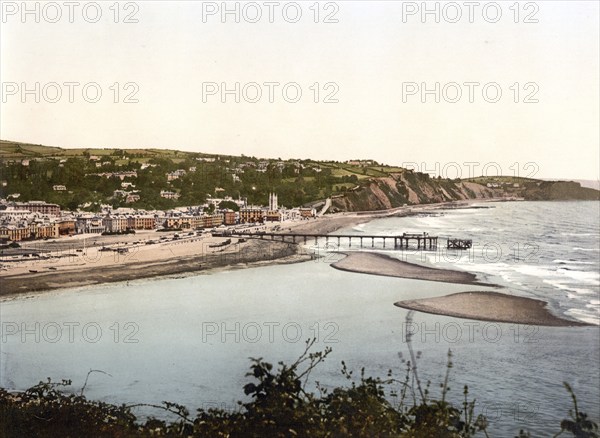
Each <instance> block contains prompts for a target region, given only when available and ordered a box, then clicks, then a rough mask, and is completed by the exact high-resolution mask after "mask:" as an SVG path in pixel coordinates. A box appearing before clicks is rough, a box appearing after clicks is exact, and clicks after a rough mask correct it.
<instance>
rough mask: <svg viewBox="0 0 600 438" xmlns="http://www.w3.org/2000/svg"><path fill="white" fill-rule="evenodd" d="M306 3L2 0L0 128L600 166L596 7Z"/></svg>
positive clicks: (78, 143) (593, 171)
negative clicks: (24, 0) (426, 91)
mask: <svg viewBox="0 0 600 438" xmlns="http://www.w3.org/2000/svg"><path fill="white" fill-rule="evenodd" d="M314 3H315V2H313V1H310V2H298V3H293V2H284V1H282V2H271V3H268V2H255V3H250V4H248V3H246V2H227V4H226V5H223V3H222V2H199V1H198V2H195V1H188V2H173V1H169V2H160V1H140V2H121V3H120V4H117V7H114V6H112V7H111V5H113V4H114V2H112V1H110V2H98V3H93V2H75V4H74V6H72V8H73V9H70V7H71V6H69V5H66V4H65V3H64V2H55V3H53V2H50V3H48V2H43V3H39V2H28V3H27V5H26V6H27V8H28V9H30V10H31V11H33V12H31V13H27V14H25V15H23V6H22V2H21V1H18V2H6V1H3V2H2V24H1V26H2V28H1V59H0V61H1V70H0V74H1V81H2V109H1V135H0V137H1V138H2V139H8V140H16V141H23V142H32V143H41V144H46V145H55V146H63V147H160V148H175V149H182V150H189V151H199V152H208V153H222V154H245V155H253V156H259V157H273V158H277V157H281V158H315V159H334V160H347V159H353V158H372V159H375V160H378V161H381V162H384V163H387V164H396V165H401V164H403V163H405V164H406V163H408V162H412V163H418V164H419V167H420V170H425V171H427V170H429V171H436V170H437V171H438V172H440V173H442V176H450V177H454V176H462V177H467V176H468V172H469V169H475V173H476V174H481V171H482V168H483V166H484V164H486V163H492V162H495V163H498V164H499V165H500V168H501V169H502V173H504V174H509V175H512V174H515V173H516V172H519V174H520V175H521V176H527V175H530V174H535V176H537V177H545V178H583V179H598V178H599V167H600V164H599V163H600V156H599V149H600V139H599V119H600V112H599V83H600V79H599V52H600V48H599V40H600V37H599V3H598V2H597V1H582V2H576V1H568V2H558V1H538V2H520V3H518V4H517V6H516V7H515V6H511V5H513V3H515V2H513V1H509V2H498V3H493V2H485V1H482V2H476V3H478V5H474V6H472V8H473V9H472V10H471V9H470V6H469V5H468V4H467V3H468V2H462V1H461V2H433V1H430V2H426V4H425V7H426V8H428V9H429V10H430V11H433V12H432V13H429V14H427V15H425V16H422V14H421V12H422V9H423V4H422V2H400V1H398V2H394V1H387V2H372V1H369V2H361V1H351V2H346V1H338V2H320V3H319V4H317V5H316V6H315V5H314ZM224 7H226V8H228V9H230V10H233V11H234V12H233V13H230V14H228V15H225V16H222V14H221V13H222V11H223V8H224ZM36 8H37V10H38V11H39V15H38V14H37V12H35V11H36ZM236 8H238V10H239V23H237V22H236V19H238V17H236V15H235V9H236ZM436 8H438V10H439V17H436V15H435V9H436ZM271 11H272V12H273V14H272V17H270V16H269V15H270V12H271ZM315 11H318V12H319V13H318V16H317V15H316V13H315ZM116 12H118V16H117V15H116ZM203 12H204V14H203ZM258 12H260V13H261V14H262V15H261V16H260V17H258V15H257V13H258ZM298 12H301V14H302V15H301V16H300V17H299V18H298V20H297V21H296V16H297V14H298ZM470 12H472V16H471V17H470V16H469V15H470ZM498 12H501V14H502V15H501V16H500V17H499V18H496V17H497V14H498ZM517 12H518V14H517ZM59 13H60V16H59V15H58V14H59ZM70 13H71V15H72V16H71V17H70V16H69V15H70ZM98 13H101V16H97V15H98ZM458 14H461V16H460V17H459V15H458ZM127 17H128V18H127ZM271 18H272V20H271ZM36 19H37V20H39V23H37V22H36ZM315 19H316V20H317V21H318V23H315ZM436 19H439V23H437V22H436ZM115 20H116V21H118V22H117V23H115ZM126 20H129V21H135V20H137V23H136V22H133V23H126V22H125V21H126ZM515 20H516V21H518V22H517V23H515ZM52 21H54V22H52ZM71 21H72V22H71ZM93 21H96V22H93ZM252 21H257V22H254V23H253V22H252ZM270 21H273V22H270ZM293 21H296V22H293ZM325 21H337V22H325ZM453 21H456V22H453ZM470 21H472V22H470ZM494 21H496V22H494ZM526 21H534V22H526ZM535 21H537V22H535ZM73 82H74V83H79V85H69V84H68V83H73ZM36 83H39V88H38V90H37V91H36ZM53 83H55V84H53ZM65 83H66V84H65ZM93 83H95V84H96V85H94V84H93ZM115 83H118V85H117V86H114V84H115ZM236 83H239V93H237V94H238V96H236V92H235V87H236ZM252 83H255V84H254V85H253V84H252ZM268 83H278V84H279V85H269V84H268ZM315 83H318V86H315V85H314V84H315ZM436 83H439V93H437V94H438V96H437V97H439V99H440V102H439V103H436V102H435V100H436V92H435V88H436V85H435V84H436ZM452 83H454V84H452ZM465 83H477V84H478V85H477V84H473V85H468V84H467V85H465ZM56 84H58V87H57V85H56ZM86 84H91V85H88V86H87V87H86V91H85V93H84V92H83V86H84V85H86ZM125 84H128V85H127V86H126V85H125ZM215 84H216V85H215ZM248 84H250V85H248ZM256 84H258V85H259V88H258V87H257V86H256ZM286 84H288V85H287V86H286V88H285V93H284V91H283V90H284V86H285V85H286ZM326 84H327V85H326ZM448 84H449V85H448ZM486 84H487V86H486ZM490 84H491V85H490ZM515 84H518V85H515ZM223 85H224V86H223ZM484 86H486V87H485V89H486V92H485V93H484V92H483V89H484ZM223 88H227V89H230V90H232V93H231V94H225V95H221V91H222V89H223ZM423 88H427V89H429V90H431V91H432V93H431V94H426V95H424V96H422V95H421V92H420V91H421V89H423ZM24 89H28V90H31V93H30V94H24V95H23V94H22V91H23V90H24ZM117 89H118V90H119V93H118V95H117V93H116V90H117ZM58 90H60V93H62V94H60V95H57V91H58ZM69 90H73V96H72V100H73V102H70V97H69ZM98 90H100V91H101V92H102V95H101V97H100V98H99V101H98V102H95V103H94V102H92V101H93V100H94V99H95V96H96V91H98ZM257 90H260V91H261V92H262V95H261V96H258V95H257ZM270 90H272V91H273V95H272V99H270V96H269V91H270ZM298 90H300V91H301V92H302V95H301V97H300V98H299V101H298V102H296V103H293V101H294V100H295V98H296V92H297V91H298ZM316 90H319V93H318V94H317V93H316ZM470 90H472V91H473V94H472V99H470V96H469V94H470V93H469V91H470ZM499 90H500V91H501V92H502V95H501V97H500V99H499V101H497V102H495V103H494V102H493V101H494V100H495V99H496V93H497V91H499ZM457 91H460V92H461V93H462V95H461V96H458V95H457ZM132 92H133V95H132V96H130V98H129V99H130V100H137V101H138V102H137V103H135V102H131V103H125V100H127V96H128V95H129V94H130V93H132ZM209 92H211V93H215V94H210V93H209ZM332 93H333V95H331V94H332ZM36 94H37V95H36ZM236 97H239V100H240V101H239V103H238V102H236V101H235V100H236ZM36 98H38V99H39V103H38V102H36V101H35V100H36ZM424 98H425V99H426V102H422V100H423V99H424ZM86 99H87V100H90V102H88V101H86ZM115 99H116V100H117V103H115ZM223 99H226V100H225V102H222V100H223ZM315 99H316V100H317V101H318V103H315ZM515 99H516V100H517V101H518V102H515ZM253 100H258V101H257V102H255V103H252V101H253ZM270 100H273V101H272V102H271V101H270ZM326 100H333V102H330V103H325V101H326ZM335 100H337V102H335ZM453 100H456V102H455V103H452V102H451V101H453ZM470 100H473V101H472V102H471V101H470ZM53 101H56V102H53ZM526 101H529V102H530V103H525V102H526ZM536 101H537V102H536ZM466 162H477V163H480V164H479V165H475V164H468V165H465V164H464V163H466ZM436 163H439V164H436ZM452 163H457V164H458V165H460V167H459V166H457V165H455V164H452ZM514 163H518V164H516V165H515V164H514ZM526 163H535V164H526ZM423 165H424V166H423ZM412 167H415V166H414V165H412ZM486 170H487V172H488V173H490V174H493V173H496V170H495V169H494V168H493V167H490V166H487V167H486ZM459 172H460V173H461V174H460V175H458V173H459Z"/></svg>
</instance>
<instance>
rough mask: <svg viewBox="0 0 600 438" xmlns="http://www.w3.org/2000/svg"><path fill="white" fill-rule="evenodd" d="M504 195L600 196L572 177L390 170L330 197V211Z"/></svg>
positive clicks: (533, 197) (542, 197)
mask: <svg viewBox="0 0 600 438" xmlns="http://www.w3.org/2000/svg"><path fill="white" fill-rule="evenodd" d="M490 198H507V199H523V200H528V201H566V200H600V191H598V190H595V189H591V188H587V187H582V186H581V184H580V183H577V182H572V181H541V180H534V179H527V178H513V177H490V178H484V177H481V178H475V179H472V180H450V179H441V178H433V177H431V176H430V175H428V174H426V173H420V172H412V171H409V170H406V171H404V172H399V173H393V174H390V175H389V176H387V177H381V178H371V179H370V180H369V181H367V182H363V183H362V184H361V185H360V186H358V187H356V188H355V189H353V190H351V191H349V192H347V193H345V194H344V195H341V196H336V197H334V198H333V199H332V207H331V209H330V211H331V212H337V211H372V210H385V209H390V208H395V207H401V206H403V205H405V204H406V205H418V204H433V203H440V202H450V201H461V200H472V199H490Z"/></svg>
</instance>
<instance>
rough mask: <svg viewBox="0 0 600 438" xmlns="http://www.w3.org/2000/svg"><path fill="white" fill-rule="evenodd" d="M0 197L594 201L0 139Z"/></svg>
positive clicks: (312, 167)
mask: <svg viewBox="0 0 600 438" xmlns="http://www.w3.org/2000/svg"><path fill="white" fill-rule="evenodd" d="M0 180H1V185H0V197H1V198H5V199H9V200H18V201H28V200H43V201H47V202H52V203H57V204H59V205H61V207H62V208H63V209H70V210H75V209H77V208H85V209H88V210H91V211H98V210H99V209H100V205H101V204H110V205H112V206H113V207H120V206H127V207H133V208H139V209H148V210H154V209H160V210H166V209H170V208H174V207H178V206H186V205H200V204H203V203H204V202H206V200H207V199H209V198H211V197H212V198H225V197H231V198H234V199H238V198H242V199H244V198H245V199H246V200H247V202H248V203H249V204H255V205H264V204H265V203H266V201H267V199H268V194H269V193H270V192H276V193H277V194H278V195H279V203H280V205H282V206H285V207H297V206H301V205H309V204H314V203H318V202H319V201H322V200H324V199H326V198H331V199H332V208H331V209H330V211H332V212H335V211H368V210H381V209H387V208H394V207H399V206H402V205H405V204H407V205H411V204H426V203H435V202H446V201H456V200H465V199H485V198H493V197H509V198H524V199H527V200H598V199H600V196H599V195H600V192H599V191H597V190H594V189H590V188H584V187H581V185H580V184H579V183H576V182H565V181H541V180H535V179H528V178H514V177H478V178H473V179H470V180H450V179H441V178H433V177H431V176H430V175H429V174H425V173H420V172H413V171H412V170H407V169H403V168H400V167H392V166H386V165H382V164H379V163H377V162H375V161H373V160H353V161H347V162H343V163H342V162H334V161H315V160H308V159H296V160H281V159H260V158H256V157H247V156H244V155H242V156H239V157H238V156H227V155H216V154H203V153H196V152H184V151H177V150H166V149H115V148H107V149H66V148H60V147H52V146H43V145H34V144H26V143H18V142H11V141H5V140H0Z"/></svg>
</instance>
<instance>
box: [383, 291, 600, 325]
mask: <svg viewBox="0 0 600 438" xmlns="http://www.w3.org/2000/svg"><path fill="white" fill-rule="evenodd" d="M394 304H395V305H396V306H398V307H402V308H405V309H410V310H417V311H419V312H425V313H433V314H436V315H444V316H454V317H457V318H466V319H477V320H480V321H492V322H508V323H513V324H528V325H543V326H551V327H570V326H586V325H589V324H586V323H583V322H579V321H570V320H566V319H562V318H559V317H557V316H554V315H553V314H552V313H550V312H549V311H548V309H547V308H546V302H544V301H541V300H535V299H532V298H523V297H515V296H512V295H506V294H502V293H498V292H461V293H457V294H452V295H446V296H443V297H437V298H428V299H422V300H410V301H398V302H397V303H394Z"/></svg>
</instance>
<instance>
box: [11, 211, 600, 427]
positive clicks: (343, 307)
mask: <svg viewBox="0 0 600 438" xmlns="http://www.w3.org/2000/svg"><path fill="white" fill-rule="evenodd" d="M481 206H482V207H493V208H477V209H466V210H447V211H443V212H439V213H441V214H436V215H434V216H431V215H428V216H416V217H404V218H388V219H380V220H374V221H372V222H370V223H368V224H365V225H364V226H361V227H355V229H354V230H343V231H344V232H355V233H357V234H360V233H371V232H373V233H381V234H384V233H389V232H393V233H394V234H395V233H399V234H401V233H402V232H411V231H414V232H424V231H425V232H429V233H430V234H431V235H439V236H441V237H443V236H447V235H451V236H455V237H464V238H471V239H473V240H474V251H472V252H471V253H468V252H467V253H462V254H460V255H457V254H451V253H447V252H444V251H442V250H441V248H440V249H439V250H438V251H436V252H428V253H419V252H416V251H413V250H409V251H404V252H401V251H389V252H388V253H389V254H393V255H395V256H396V257H399V258H405V259H407V260H412V261H418V262H420V263H425V264H432V265H435V266H442V265H443V266H452V267H455V268H458V269H466V270H473V271H476V272H478V273H480V274H481V276H482V279H484V280H487V281H489V282H492V283H496V284H501V285H503V286H505V287H506V292H507V293H514V294H518V295H523V296H531V297H537V298H541V299H544V300H547V301H549V303H550V306H551V309H552V310H553V311H555V312H557V313H559V314H562V315H567V316H569V317H571V318H577V319H580V320H584V321H589V322H597V321H598V301H597V300H598V287H599V286H598V259H599V256H600V255H599V253H598V245H599V241H598V216H599V214H598V213H599V211H598V204H597V203H586V202H573V203H526V202H519V203H493V204H482V205H481ZM490 242H491V243H490ZM494 242H495V243H496V244H497V245H498V246H496V248H498V247H500V248H506V249H502V255H501V258H498V256H494V257H496V258H493V259H492V258H491V257H492V254H493V253H492V252H491V249H489V248H491V246H493V245H492V243H494ZM487 243H490V245H487V246H486V251H487V250H488V249H489V252H486V253H485V255H483V256H482V255H481V254H482V253H478V251H480V250H481V249H483V247H484V246H485V244H487ZM515 244H519V245H521V246H522V247H523V248H524V249H525V248H526V251H527V252H526V253H525V256H522V255H521V253H518V254H517V255H518V257H510V256H513V255H514V245H515ZM525 244H531V245H537V247H525ZM511 245H513V247H511ZM532 248H533V249H532ZM330 249H334V250H337V249H338V248H330ZM342 249H343V248H342ZM369 250H371V249H370V248H369ZM320 251H322V249H320ZM532 251H535V255H536V256H537V258H536V259H535V260H536V261H535V262H532V260H533V259H532V258H531V257H530V253H531V252H532ZM336 257H338V255H336V254H335V252H331V253H328V254H325V257H323V258H320V259H317V260H315V261H311V262H305V263H299V264H293V265H278V266H268V267H260V268H251V269H244V270H234V271H227V272H217V273H213V274H208V275H197V276H189V277H184V278H176V279H159V280H145V281H135V282H129V283H128V284H110V285H105V286H101V287H92V288H80V289H72V290H65V291H60V292H56V293H49V294H45V295H41V296H37V297H34V298H28V299H19V300H12V301H6V302H3V303H1V304H0V320H1V323H2V333H1V342H0V386H2V387H5V388H9V389H25V388H27V387H29V386H32V385H33V384H35V383H37V382H38V381H40V380H44V379H46V378H47V377H52V378H53V380H59V379H62V378H65V379H72V380H73V390H78V389H80V388H81V387H82V385H83V382H84V380H85V377H86V375H87V373H88V371H89V370H91V369H93V370H102V371H103V372H104V373H107V374H103V373H93V374H91V375H90V379H89V382H88V384H87V387H86V390H85V394H86V395H87V396H88V397H89V398H93V399H98V400H103V401H107V402H113V403H160V402H161V401H163V400H169V401H174V402H178V403H181V404H184V405H186V406H188V407H189V408H190V409H191V410H192V412H193V410H194V409H195V408H200V407H203V408H209V407H220V408H223V409H231V410H235V409H237V405H236V401H237V400H245V398H244V396H243V390H242V387H243V385H244V384H245V383H248V382H249V381H251V378H250V377H246V376H245V373H246V372H247V371H248V370H249V365H250V361H249V359H248V358H249V357H262V358H263V359H264V360H266V361H269V362H271V363H277V362H278V361H280V360H283V361H292V360H294V359H295V358H296V357H298V355H299V354H301V352H302V351H303V350H304V341H305V340H306V339H308V338H312V337H316V338H317V342H316V345H315V346H314V348H313V349H314V350H323V349H325V348H326V347H331V348H332V349H333V352H332V353H331V354H330V356H329V357H328V358H327V360H326V361H325V363H323V364H321V365H320V366H319V367H318V368H317V369H315V370H314V372H313V374H312V375H311V376H310V379H309V381H310V382H313V381H319V382H321V384H322V385H323V386H327V387H332V386H335V385H343V384H347V381H346V380H345V378H344V377H343V376H342V375H341V373H340V371H339V370H340V369H341V365H340V362H341V361H342V360H344V361H345V362H346V363H347V365H348V367H349V368H350V369H354V370H355V374H358V373H359V371H360V368H362V367H365V372H366V374H367V375H372V376H379V377H382V378H384V377H386V375H387V371H388V369H392V370H393V371H394V373H395V375H396V377H398V378H402V377H403V370H404V367H405V365H404V364H403V363H401V359H400V358H399V356H400V355H401V356H402V357H404V358H406V357H407V354H408V349H407V345H406V342H405V334H406V331H407V329H408V328H410V330H411V331H412V332H414V335H413V344H414V348H415V350H418V351H420V352H421V359H420V360H419V362H418V365H419V374H420V377H421V379H422V380H424V381H425V380H430V381H431V382H432V385H431V390H432V393H433V395H439V393H438V391H439V390H438V387H439V385H438V384H439V383H441V382H442V381H443V378H444V374H445V371H446V368H445V364H446V360H447V352H448V350H449V349H451V350H452V352H453V363H454V366H453V368H452V371H451V380H450V387H451V391H450V396H449V397H450V399H451V400H453V401H455V402H457V403H462V397H463V396H462V391H463V385H468V387H469V393H470V396H471V397H472V398H475V399H476V409H475V413H476V414H484V415H486V416H487V418H488V421H489V433H490V436H493V437H514V436H515V435H516V434H517V433H518V430H519V429H521V428H525V429H527V430H529V431H531V433H532V435H533V436H549V435H552V434H554V433H556V432H558V430H559V429H560V426H559V424H560V420H561V419H563V418H566V417H567V415H568V409H570V408H571V407H572V406H571V400H570V397H569V396H568V394H567V393H566V391H565V390H564V388H563V386H562V382H563V381H567V382H569V383H570V384H571V385H572V387H573V388H574V390H575V392H576V394H577V396H578V401H579V407H580V409H581V410H583V411H584V412H587V413H588V414H589V415H590V416H591V417H592V418H593V419H595V420H596V421H598V420H599V416H600V413H599V411H600V403H599V400H600V391H599V387H600V372H599V370H598V366H597V365H598V363H599V362H600V336H599V335H600V333H599V327H598V326H597V325H595V326H589V327H552V328H551V327H531V326H523V325H516V324H497V323H484V322H477V321H471V320H466V319H458V318H451V317H443V316H437V315H428V314H423V313H415V314H414V319H413V324H412V325H411V326H410V327H408V326H407V325H406V323H405V320H406V316H407V313H408V312H407V311H406V310H404V309H400V308H397V307H395V306H394V305H393V303H394V302H396V301H399V300H402V299H416V298H425V297H433V296H440V295H445V294H450V293H456V292H463V291H468V290H492V289H491V288H486V287H481V286H464V285H454V284H443V283H436V282H427V281H419V280H404V279H398V278H388V277H378V276H372V275H365V274H357V273H349V272H342V271H338V270H335V269H333V268H331V267H330V266H329V263H331V261H332V260H335V258H336ZM452 257H454V258H452ZM496 259H497V260H496ZM392 401H393V400H392ZM137 412H138V413H139V414H141V415H144V416H147V415H156V416H160V415H161V414H162V413H161V411H152V410H149V409H144V410H139V411H137Z"/></svg>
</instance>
